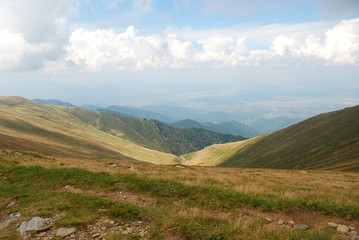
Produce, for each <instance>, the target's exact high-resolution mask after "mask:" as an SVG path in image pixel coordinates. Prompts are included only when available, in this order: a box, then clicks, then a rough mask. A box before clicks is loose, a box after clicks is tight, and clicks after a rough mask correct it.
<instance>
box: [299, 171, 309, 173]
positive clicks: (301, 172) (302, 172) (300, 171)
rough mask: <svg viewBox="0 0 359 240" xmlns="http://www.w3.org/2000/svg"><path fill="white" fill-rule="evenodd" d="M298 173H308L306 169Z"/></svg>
mask: <svg viewBox="0 0 359 240" xmlns="http://www.w3.org/2000/svg"><path fill="white" fill-rule="evenodd" d="M299 173H308V172H307V171H299Z"/></svg>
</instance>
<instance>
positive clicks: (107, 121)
mask: <svg viewBox="0 0 359 240" xmlns="http://www.w3.org/2000/svg"><path fill="white" fill-rule="evenodd" d="M67 111H68V112H70V113H71V115H72V116H75V117H76V118H78V119H80V120H81V121H83V122H85V123H87V124H90V125H92V126H94V127H96V128H98V129H100V130H102V131H104V132H107V133H110V134H112V135H114V136H117V137H121V138H125V139H128V140H130V141H132V142H135V143H137V144H139V145H141V146H144V147H147V148H151V149H155V150H159V151H163V152H168V153H173V154H175V155H181V154H184V153H188V152H193V151H197V150H200V149H202V148H204V147H206V146H209V145H212V144H218V143H227V142H234V141H239V140H244V138H243V137H242V136H233V135H229V134H220V133H215V132H211V131H208V130H204V129H194V128H176V127H170V126H168V125H166V124H164V123H162V122H160V121H158V120H154V119H136V118H132V117H126V116H121V115H117V114H112V113H108V112H90V111H86V110H83V109H80V108H68V109H67Z"/></svg>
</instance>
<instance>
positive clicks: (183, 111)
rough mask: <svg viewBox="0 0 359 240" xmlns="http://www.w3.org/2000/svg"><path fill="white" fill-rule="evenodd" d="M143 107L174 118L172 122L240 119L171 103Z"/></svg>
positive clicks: (231, 115) (223, 113) (227, 114)
mask: <svg viewBox="0 0 359 240" xmlns="http://www.w3.org/2000/svg"><path fill="white" fill-rule="evenodd" d="M141 108H142V109H145V110H148V111H151V112H155V113H159V114H161V115H165V116H168V117H170V118H171V119H172V121H171V122H174V121H180V120H183V119H194V120H195V121H199V122H224V121H231V120H234V119H238V115H235V114H231V113H226V112H217V111H213V112H212V111H211V112H208V111H201V110H196V109H192V108H186V107H178V106H169V105H159V106H144V107H141Z"/></svg>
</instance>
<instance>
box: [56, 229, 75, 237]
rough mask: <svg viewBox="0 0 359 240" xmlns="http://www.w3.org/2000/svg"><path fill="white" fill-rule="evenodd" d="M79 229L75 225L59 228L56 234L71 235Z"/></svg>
mask: <svg viewBox="0 0 359 240" xmlns="http://www.w3.org/2000/svg"><path fill="white" fill-rule="evenodd" d="M76 231H77V228H75V227H73V228H63V227H62V228H59V229H57V230H56V233H55V235H56V236H57V237H67V236H70V235H71V234H73V233H75V232H76Z"/></svg>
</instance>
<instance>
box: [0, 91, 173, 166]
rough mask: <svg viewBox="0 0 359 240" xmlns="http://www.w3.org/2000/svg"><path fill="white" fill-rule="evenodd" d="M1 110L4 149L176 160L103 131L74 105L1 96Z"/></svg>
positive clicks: (70, 155)
mask: <svg viewBox="0 0 359 240" xmlns="http://www.w3.org/2000/svg"><path fill="white" fill-rule="evenodd" d="M0 109H1V112H0V140H1V141H0V149H9V150H19V151H33V152H39V153H42V154H47V155H51V156H56V157H65V158H88V159H97V160H105V159H106V160H122V161H144V162H152V163H173V161H174V159H176V157H175V156H174V155H172V154H168V153H162V152H159V151H155V150H152V149H148V148H145V147H143V146H140V145H138V144H135V143H133V142H131V141H128V140H126V139H124V138H121V137H118V136H114V135H111V134H109V133H106V132H104V131H101V130H100V129H98V128H96V127H94V126H92V125H89V124H87V123H86V122H83V121H82V120H81V119H79V118H77V117H76V116H74V115H73V114H72V111H73V110H72V109H74V108H69V107H60V106H50V105H40V104H36V103H33V102H31V101H29V100H26V99H24V98H20V97H0ZM83 112H84V113H86V112H88V114H90V115H91V114H92V112H89V111H83ZM95 114H96V115H98V113H95Z"/></svg>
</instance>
